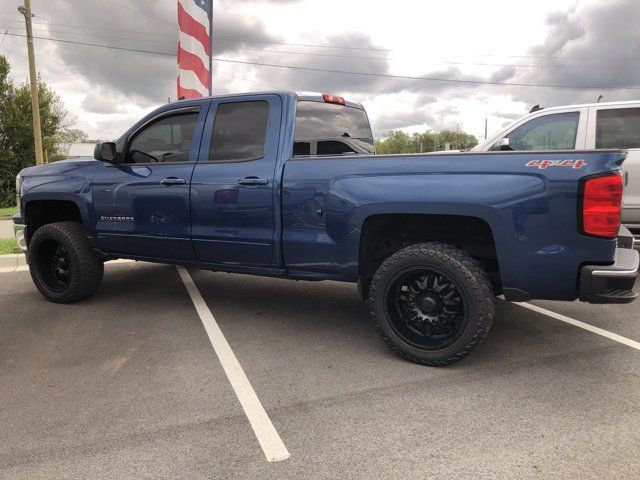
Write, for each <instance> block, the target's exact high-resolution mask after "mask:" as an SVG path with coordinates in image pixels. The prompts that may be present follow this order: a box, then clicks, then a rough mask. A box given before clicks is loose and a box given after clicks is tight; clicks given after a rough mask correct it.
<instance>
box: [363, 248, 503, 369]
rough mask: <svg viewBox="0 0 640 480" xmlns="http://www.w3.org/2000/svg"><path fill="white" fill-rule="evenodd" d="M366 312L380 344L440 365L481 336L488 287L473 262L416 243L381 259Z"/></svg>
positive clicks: (489, 306) (490, 309)
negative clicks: (377, 334)
mask: <svg viewBox="0 0 640 480" xmlns="http://www.w3.org/2000/svg"><path fill="white" fill-rule="evenodd" d="M369 307H370V311H371V316H372V317H373V322H374V325H375V327H376V329H377V331H378V333H379V334H380V337H381V338H382V340H383V341H384V342H385V343H386V344H387V345H388V346H389V347H390V348H391V350H393V351H394V352H396V353H398V354H399V355H401V356H402V357H404V358H406V359H407V360H409V361H411V362H415V363H419V364H421V365H429V366H444V365H449V364H451V363H453V362H456V361H458V360H461V359H462V358H464V357H465V356H467V355H468V354H469V353H471V352H472V351H473V350H475V349H476V348H477V347H478V345H480V344H481V343H482V341H483V340H484V338H485V337H486V336H487V333H488V332H489V329H490V327H491V323H492V321H493V316H494V310H495V308H494V294H493V288H492V286H491V282H490V281H489V278H488V277H487V274H486V273H485V271H484V270H483V269H482V268H481V267H480V265H479V264H478V262H477V261H476V260H474V259H473V258H471V257H470V256H469V255H467V254H466V253H465V252H463V251H462V250H460V249H458V248H456V247H453V246H450V245H445V244H441V243H431V242H430V243H420V244H416V245H411V246H409V247H407V248H404V249H402V250H399V251H397V252H396V253H394V254H393V255H391V256H390V257H389V258H387V259H386V260H385V261H384V262H383V263H382V265H381V266H380V268H378V271H377V272H376V274H375V275H374V277H373V281H372V282H371V287H370V290H369Z"/></svg>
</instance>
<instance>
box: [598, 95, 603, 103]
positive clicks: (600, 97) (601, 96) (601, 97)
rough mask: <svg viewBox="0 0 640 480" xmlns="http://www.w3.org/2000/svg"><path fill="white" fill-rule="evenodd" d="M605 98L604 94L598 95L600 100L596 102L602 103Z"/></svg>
mask: <svg viewBox="0 0 640 480" xmlns="http://www.w3.org/2000/svg"><path fill="white" fill-rule="evenodd" d="M603 98H604V95H598V101H597V102H596V103H600V100H602V99H603Z"/></svg>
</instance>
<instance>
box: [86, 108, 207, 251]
mask: <svg viewBox="0 0 640 480" xmlns="http://www.w3.org/2000/svg"><path fill="white" fill-rule="evenodd" d="M208 104H209V100H205V101H202V102H199V103H196V104H195V105H194V104H193V102H192V104H191V105H190V106H188V107H183V108H173V109H171V110H167V111H165V112H162V113H159V114H158V115H156V116H154V117H153V118H151V119H149V120H147V121H145V122H144V123H143V124H142V125H140V126H139V127H138V128H137V129H135V130H134V131H133V133H131V134H130V135H129V136H128V138H127V139H126V140H125V143H124V146H123V151H122V156H123V158H122V163H121V164H119V165H111V164H106V163H101V164H100V166H99V167H98V170H97V171H96V174H95V177H94V184H93V189H92V190H93V192H92V193H93V205H94V208H95V217H96V232H97V235H98V238H99V241H100V245H101V246H102V248H104V249H105V251H108V252H113V253H119V254H123V255H132V256H138V257H151V258H158V259H168V260H195V254H194V252H193V247H192V246H191V239H190V232H189V214H190V213H189V182H190V180H191V174H192V172H193V167H194V165H195V161H196V158H197V155H198V146H199V145H200V139H201V137H202V128H203V126H204V122H205V119H206V114H207V107H208Z"/></svg>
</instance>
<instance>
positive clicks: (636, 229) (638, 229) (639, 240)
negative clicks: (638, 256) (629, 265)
mask: <svg viewBox="0 0 640 480" xmlns="http://www.w3.org/2000/svg"><path fill="white" fill-rule="evenodd" d="M625 227H627V228H628V229H629V230H630V231H631V234H632V235H633V237H634V238H635V240H636V245H635V248H637V249H640V223H638V224H635V223H629V224H626V225H625Z"/></svg>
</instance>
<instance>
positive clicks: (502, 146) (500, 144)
mask: <svg viewBox="0 0 640 480" xmlns="http://www.w3.org/2000/svg"><path fill="white" fill-rule="evenodd" d="M491 150H493V151H494V152H495V151H496V150H498V151H501V152H505V151H506V152H508V151H511V150H513V149H512V148H511V146H510V145H509V137H504V138H501V139H500V140H498V141H497V142H496V143H494V144H493V146H492V147H491Z"/></svg>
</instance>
